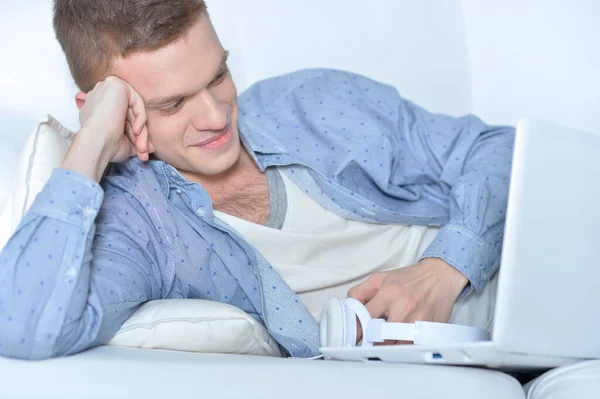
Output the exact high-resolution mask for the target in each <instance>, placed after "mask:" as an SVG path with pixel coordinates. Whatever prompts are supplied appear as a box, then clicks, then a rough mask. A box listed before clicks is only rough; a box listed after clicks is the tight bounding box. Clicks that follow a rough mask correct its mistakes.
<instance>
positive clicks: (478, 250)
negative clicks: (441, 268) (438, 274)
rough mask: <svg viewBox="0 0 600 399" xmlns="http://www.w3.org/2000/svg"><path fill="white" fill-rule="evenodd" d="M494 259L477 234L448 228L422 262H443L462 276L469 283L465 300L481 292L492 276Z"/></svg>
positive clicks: (462, 229) (450, 225) (463, 295)
mask: <svg viewBox="0 0 600 399" xmlns="http://www.w3.org/2000/svg"><path fill="white" fill-rule="evenodd" d="M493 256H494V251H493V250H492V246H491V245H488V244H486V243H485V242H484V241H483V240H482V239H481V238H480V237H478V236H477V235H476V234H475V233H473V232H472V231H470V230H467V229H465V228H464V227H460V226H457V225H452V224H448V225H445V226H444V227H442V228H441V229H440V231H439V233H438V234H437V236H436V238H435V240H434V241H433V242H432V243H431V244H430V245H429V247H427V249H426V250H425V252H424V253H423V255H422V256H421V259H423V258H440V259H442V260H443V261H444V262H446V263H448V264H449V265H451V266H452V267H454V268H455V269H456V270H458V271H459V272H461V273H462V274H463V275H464V276H465V277H466V278H467V279H468V280H469V282H470V284H467V286H466V287H465V289H464V290H463V292H462V293H461V294H460V296H459V298H464V297H466V296H468V295H469V294H470V293H471V292H472V290H473V289H475V291H476V292H481V290H482V289H483V287H484V285H485V283H486V282H487V280H488V279H489V277H490V275H491V273H490V270H491V269H492V268H493V264H494V260H493V259H492V258H493Z"/></svg>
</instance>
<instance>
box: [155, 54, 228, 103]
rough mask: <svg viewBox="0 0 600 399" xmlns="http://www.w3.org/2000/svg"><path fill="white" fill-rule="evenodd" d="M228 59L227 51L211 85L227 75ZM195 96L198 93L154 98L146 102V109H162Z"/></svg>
mask: <svg viewBox="0 0 600 399" xmlns="http://www.w3.org/2000/svg"><path fill="white" fill-rule="evenodd" d="M227 58H229V51H225V53H224V54H223V58H221V64H220V66H219V71H218V72H217V74H216V75H215V77H214V78H213V80H211V82H210V83H209V85H210V84H212V83H213V82H214V81H216V80H217V79H219V78H220V77H221V76H222V75H224V74H225V72H226V71H227ZM193 94H196V91H192V92H188V93H182V94H175V95H172V96H167V97H158V98H153V99H151V100H148V101H146V102H145V105H146V108H160V107H163V106H165V105H168V104H170V103H172V102H175V101H177V100H179V99H181V98H186V97H189V96H191V95H193Z"/></svg>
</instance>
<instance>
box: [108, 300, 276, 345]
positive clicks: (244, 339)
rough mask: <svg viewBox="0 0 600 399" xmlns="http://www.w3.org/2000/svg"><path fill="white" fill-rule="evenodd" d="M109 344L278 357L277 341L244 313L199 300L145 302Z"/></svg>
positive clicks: (231, 307) (217, 303) (216, 303)
mask: <svg viewBox="0 0 600 399" xmlns="http://www.w3.org/2000/svg"><path fill="white" fill-rule="evenodd" d="M108 345H117V346H131V347H138V348H151V349H172V350H179V351H190V352H212V353H237V354H253V355H265V356H281V351H280V349H279V346H278V345H277V342H275V340H274V339H273V338H272V337H271V336H270V335H269V333H268V332H267V330H266V329H265V328H264V327H263V326H262V325H261V324H260V323H259V322H258V321H256V320H255V319H254V318H252V317H250V316H249V315H248V314H247V313H246V312H244V311H243V310H241V309H239V308H237V307H235V306H232V305H228V304H224V303H220V302H214V301H207V300H202V299H163V300H157V301H151V302H146V303H145V304H143V305H142V307H141V308H140V309H139V310H138V311H137V312H136V313H134V314H133V316H131V317H130V318H129V319H128V320H127V321H126V322H125V324H123V326H122V327H121V329H120V330H119V332H118V333H117V334H116V335H115V336H114V338H113V339H111V340H110V342H108Z"/></svg>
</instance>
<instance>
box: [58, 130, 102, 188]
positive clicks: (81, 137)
mask: <svg viewBox="0 0 600 399" xmlns="http://www.w3.org/2000/svg"><path fill="white" fill-rule="evenodd" d="M94 133H96V134H94ZM98 133H99V132H88V131H86V128H85V127H84V128H82V129H81V131H80V132H79V133H78V134H77V135H75V138H74V139H73V143H72V144H71V146H70V148H69V152H68V153H67V155H66V156H65V158H64V160H63V162H62V164H61V168H62V169H66V170H71V171H74V172H77V173H79V174H81V175H83V176H86V177H87V178H89V179H91V180H93V181H95V182H96V183H100V179H102V175H103V174H104V170H105V169H106V167H107V166H108V163H109V161H110V157H111V155H110V154H109V153H107V150H106V149H105V144H104V143H103V142H102V136H101V135H100V134H98Z"/></svg>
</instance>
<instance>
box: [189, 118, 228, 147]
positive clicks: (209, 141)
mask: <svg viewBox="0 0 600 399" xmlns="http://www.w3.org/2000/svg"><path fill="white" fill-rule="evenodd" d="M230 132H231V123H229V124H227V126H226V127H225V128H224V129H222V130H221V131H220V132H219V133H218V134H217V135H216V136H213V137H211V138H209V139H207V140H204V141H201V142H200V143H197V144H193V146H194V147H207V146H209V145H210V144H212V143H214V142H215V141H217V140H219V139H221V138H222V137H223V136H225V135H226V134H228V133H230ZM215 144H216V143H215Z"/></svg>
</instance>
